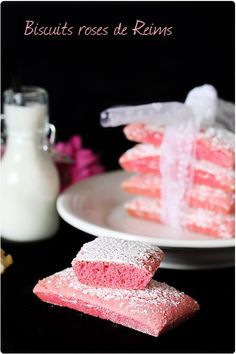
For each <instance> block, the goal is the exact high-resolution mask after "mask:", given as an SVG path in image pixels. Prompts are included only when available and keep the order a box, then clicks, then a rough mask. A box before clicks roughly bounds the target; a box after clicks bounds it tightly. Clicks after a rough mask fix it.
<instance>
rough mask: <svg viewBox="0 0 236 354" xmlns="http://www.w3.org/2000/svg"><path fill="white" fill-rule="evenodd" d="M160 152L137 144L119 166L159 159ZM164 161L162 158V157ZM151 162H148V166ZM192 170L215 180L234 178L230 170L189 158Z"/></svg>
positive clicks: (126, 153)
mask: <svg viewBox="0 0 236 354" xmlns="http://www.w3.org/2000/svg"><path fill="white" fill-rule="evenodd" d="M160 153H161V150H160V148H157V147H155V146H154V145H152V144H145V143H143V144H137V145H135V146H134V147H132V148H131V149H129V150H127V151H126V152H125V153H124V154H123V155H122V156H121V158H120V162H121V164H122V163H123V162H126V161H133V160H136V159H142V158H151V157H154V158H155V157H160ZM163 160H164V156H163ZM150 163H151V161H149V162H148V164H150ZM156 164H157V166H159V165H160V162H159V163H158V160H157V161H156ZM191 165H192V168H195V169H199V170H201V171H203V172H208V173H211V174H213V175H214V176H215V177H216V178H217V179H222V178H225V177H228V178H234V176H235V172H234V170H233V169H232V168H226V167H222V166H219V165H216V164H215V163H212V162H210V161H206V160H196V159H194V158H191Z"/></svg>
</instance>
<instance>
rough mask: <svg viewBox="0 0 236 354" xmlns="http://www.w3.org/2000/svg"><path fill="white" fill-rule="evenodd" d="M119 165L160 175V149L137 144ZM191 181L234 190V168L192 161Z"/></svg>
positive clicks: (230, 190)
mask: <svg viewBox="0 0 236 354" xmlns="http://www.w3.org/2000/svg"><path fill="white" fill-rule="evenodd" d="M119 163H120V165H121V167H122V168H123V169H125V170H127V171H129V172H138V173H153V174H156V175H157V176H160V150H159V149H158V148H155V147H154V146H153V145H150V144H137V145H135V146H134V147H133V148H131V149H129V150H127V151H126V152H125V153H124V154H123V155H122V156H121V157H120V159H119ZM192 167H193V183H195V184H201V185H205V186H210V187H214V188H219V189H222V190H224V191H225V192H232V191H234V177H235V176H234V170H233V169H232V168H224V167H221V166H217V165H215V164H212V163H210V162H207V161H204V160H200V161H196V160H195V161H193V164H192Z"/></svg>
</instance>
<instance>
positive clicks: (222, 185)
mask: <svg viewBox="0 0 236 354" xmlns="http://www.w3.org/2000/svg"><path fill="white" fill-rule="evenodd" d="M124 134H125V136H126V137H127V138H128V139H129V140H131V141H134V142H136V143H138V144H137V145H135V146H134V147H133V148H131V149H130V150H128V151H126V152H125V153H124V154H123V155H122V156H121V158H120V160H119V162H120V165H121V167H122V168H124V169H125V170H126V171H130V172H135V173H136V175H134V176H133V177H131V178H130V179H128V180H126V181H124V182H123V184H122V188H123V190H124V191H126V192H128V193H130V194H132V195H136V196H137V197H136V198H135V199H132V200H130V201H129V202H127V203H126V205H125V207H126V209H127V211H128V213H129V214H130V215H132V216H136V217H139V218H143V219H147V220H153V221H157V222H159V223H161V222H162V219H161V209H160V208H161V206H160V204H161V203H160V200H161V182H162V178H164V177H163V176H161V172H160V147H161V144H162V141H163V136H164V134H165V129H164V128H157V127H156V126H153V125H152V124H148V123H146V124H140V123H139V124H129V125H127V126H126V127H125V128H124ZM162 158H163V157H162ZM191 168H192V171H193V173H192V175H193V183H192V187H191V188H190V189H189V190H187V191H186V195H185V200H186V204H187V208H185V211H184V215H183V217H182V220H181V224H182V227H183V228H185V229H188V230H190V231H194V232H198V233H203V234H206V235H209V236H213V237H216V238H232V237H234V205H235V204H234V200H235V194H234V178H235V174H234V134H233V133H231V132H229V131H227V130H226V129H223V128H216V127H210V128H207V129H202V130H201V131H200V132H199V133H198V136H197V141H196V148H195V156H194V157H193V160H192V166H191Z"/></svg>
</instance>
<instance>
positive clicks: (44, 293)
mask: <svg viewBox="0 0 236 354" xmlns="http://www.w3.org/2000/svg"><path fill="white" fill-rule="evenodd" d="M163 257H164V254H163V252H162V251H161V250H160V249H159V248H158V247H157V246H154V245H149V244H146V243H141V242H133V241H127V240H119V239H114V238H97V239H95V240H94V241H92V242H89V243H86V244H84V246H83V247H82V248H81V250H80V252H79V253H78V255H77V256H76V257H75V258H74V259H73V261H72V268H67V269H65V270H63V271H61V272H58V273H56V274H54V275H52V276H49V277H47V278H45V279H43V280H40V281H39V282H38V284H37V285H36V286H35V288H34V290H33V291H34V293H35V294H36V295H37V296H38V297H39V298H40V299H41V300H42V301H45V302H48V303H51V304H54V305H59V306H65V307H69V308H71V309H75V310H78V311H81V312H84V313H86V314H89V315H92V316H96V317H100V318H102V319H107V320H110V321H112V322H115V323H118V324H122V325H124V326H127V327H130V328H133V329H135V330H138V331H141V332H143V333H147V334H150V335H152V336H156V337H157V336H159V335H160V334H161V333H163V332H164V331H166V330H168V329H170V328H172V327H174V326H176V325H178V324H179V323H181V322H183V321H185V320H187V319H188V318H189V317H191V316H192V315H193V314H194V313H195V312H196V311H197V310H198V309H199V305H198V303H197V302H196V301H195V300H193V299H192V298H191V297H189V296H188V295H185V294H184V293H183V292H180V291H178V290H176V289H174V288H173V287H171V286H169V285H167V284H165V283H161V282H158V281H155V280H152V279H151V278H152V276H153V274H154V273H155V271H156V270H157V269H158V267H159V265H160V263H161V261H162V259H163Z"/></svg>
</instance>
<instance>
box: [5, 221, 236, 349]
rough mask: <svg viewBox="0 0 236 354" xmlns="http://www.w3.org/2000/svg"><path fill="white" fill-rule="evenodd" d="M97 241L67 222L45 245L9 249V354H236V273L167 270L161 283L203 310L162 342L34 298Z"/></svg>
mask: <svg viewBox="0 0 236 354" xmlns="http://www.w3.org/2000/svg"><path fill="white" fill-rule="evenodd" d="M93 238H94V237H92V236H91V235H88V234H85V233H84V232H82V231H79V230H76V229H75V228H73V227H71V226H70V225H67V224H66V223H64V222H63V221H61V225H60V229H59V232H58V234H57V235H56V236H55V237H53V238H51V239H48V240H45V241H43V242H34V243H13V242H7V241H4V240H3V241H2V247H3V248H4V249H5V251H6V252H7V253H11V254H12V256H13V258H14V264H13V265H12V266H11V267H10V268H8V269H7V270H6V272H5V273H4V274H3V275H2V341H1V343H2V346H1V350H2V352H3V353H8V352H17V353H28V352H30V353H34V352H38V353H39V352H41V353H45V352H46V353H60V352H64V353H72V352H73V353H83V352H84V353H86V352H87V353H89V352H90V353H101V352H110V353H112V352H119V353H140V352H141V353H148V352H152V353H165V352H169V353H192V352H195V353H196V352H200V353H203V352H205V353H207V352H208V353H209V352H210V353H226V352H227V353H228V352H234V333H235V328H234V324H235V322H234V317H235V308H234V268H228V269H217V270H201V271H179V270H166V269H159V270H158V271H157V272H156V274H155V279H158V280H160V281H164V282H166V283H168V284H170V285H172V286H174V287H176V288H177V289H178V290H182V291H184V292H186V293H187V294H188V295H190V296H192V297H193V298H195V299H196V300H197V301H198V302H199V304H200V307H201V309H200V311H199V312H198V314H197V315H195V316H194V317H193V318H191V319H190V320H188V321H187V322H185V323H183V324H181V325H180V326H179V327H177V328H174V329H172V330H171V331H169V332H167V333H165V334H163V335H161V336H160V337H159V338H155V337H152V336H149V335H146V334H143V333H141V332H137V331H134V330H132V329H129V328H126V327H123V326H120V325H116V324H113V323H112V322H109V321H105V320H101V319H99V318H95V317H92V316H88V315H85V314H82V313H80V312H76V311H74V310H71V309H67V308H61V307H57V306H52V305H50V304H46V303H43V302H41V301H40V300H39V299H38V298H37V297H36V296H35V295H34V294H33V293H32V289H33V287H34V285H35V284H36V283H37V281H38V280H39V279H42V278H44V277H46V276H48V275H51V274H53V273H54V272H57V271H60V270H62V269H64V268H66V267H68V266H70V262H71V260H72V259H73V257H74V256H75V255H76V253H77V251H78V250H79V248H80V247H81V246H82V244H83V243H84V242H87V241H89V240H92V239H93Z"/></svg>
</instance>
